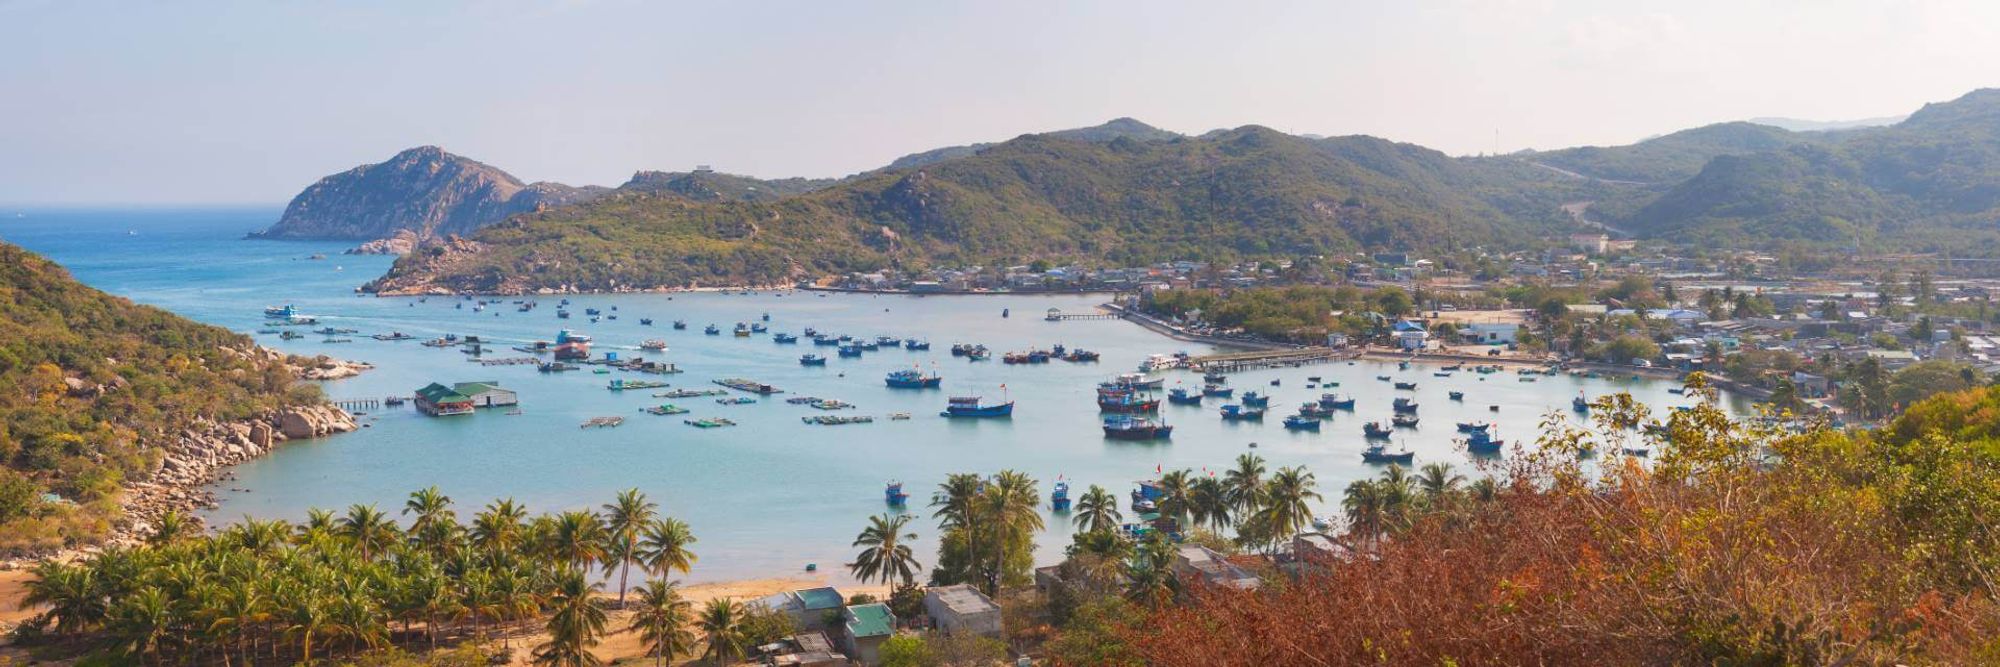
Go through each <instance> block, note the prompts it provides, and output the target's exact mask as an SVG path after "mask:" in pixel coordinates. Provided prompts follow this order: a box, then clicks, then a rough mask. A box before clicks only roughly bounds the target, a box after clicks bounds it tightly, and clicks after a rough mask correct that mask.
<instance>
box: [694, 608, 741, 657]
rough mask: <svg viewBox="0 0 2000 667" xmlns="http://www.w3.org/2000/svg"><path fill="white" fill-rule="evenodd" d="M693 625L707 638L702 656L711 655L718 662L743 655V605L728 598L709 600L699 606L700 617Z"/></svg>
mask: <svg viewBox="0 0 2000 667" xmlns="http://www.w3.org/2000/svg"><path fill="white" fill-rule="evenodd" d="M695 627H698V628H701V631H702V633H703V634H704V635H706V636H707V638H708V650H707V651H704V652H702V654H701V655H702V657H704V658H707V657H713V658H714V659H715V661H716V662H718V663H727V662H728V661H729V660H731V659H733V658H736V657H739V656H741V655H743V644H744V642H743V605H742V604H739V603H737V602H736V601H735V600H731V599H729V598H717V599H714V600H709V601H708V605H707V606H704V607H702V608H701V618H700V620H697V621H695Z"/></svg>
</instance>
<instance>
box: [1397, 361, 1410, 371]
mask: <svg viewBox="0 0 2000 667" xmlns="http://www.w3.org/2000/svg"><path fill="white" fill-rule="evenodd" d="M1396 369H1397V370H1404V371H1407V370H1410V362H1407V361H1398V362H1396Z"/></svg>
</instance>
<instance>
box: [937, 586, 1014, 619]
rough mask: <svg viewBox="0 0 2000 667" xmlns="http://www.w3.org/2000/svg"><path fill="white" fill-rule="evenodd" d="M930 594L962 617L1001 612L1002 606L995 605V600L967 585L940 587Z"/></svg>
mask: <svg viewBox="0 0 2000 667" xmlns="http://www.w3.org/2000/svg"><path fill="white" fill-rule="evenodd" d="M930 594H931V595H935V596H937V599H938V601H939V602H943V603H944V606H945V608H946V609H950V610H951V611H952V613H955V614H959V615H961V616H963V615H967V614H977V613H981V612H987V611H1000V605H997V604H994V603H993V600H992V599H991V598H988V597H986V594H985V593H981V592H979V589H976V588H973V587H971V586H968V585H966V584H957V585H953V586H939V587H936V588H932V589H930Z"/></svg>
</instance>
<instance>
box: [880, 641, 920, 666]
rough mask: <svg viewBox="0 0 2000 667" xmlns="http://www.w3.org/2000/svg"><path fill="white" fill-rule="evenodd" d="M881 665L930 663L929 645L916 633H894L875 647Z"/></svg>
mask: <svg viewBox="0 0 2000 667" xmlns="http://www.w3.org/2000/svg"><path fill="white" fill-rule="evenodd" d="M876 655H877V656H878V657H880V658H881V665H882V667H926V666H927V665H930V664H931V660H932V656H931V651H930V647H929V646H928V645H925V644H924V638H923V637H921V636H918V635H896V636H894V637H890V638H888V639H885V640H883V641H882V646H881V647H879V648H877V649H876Z"/></svg>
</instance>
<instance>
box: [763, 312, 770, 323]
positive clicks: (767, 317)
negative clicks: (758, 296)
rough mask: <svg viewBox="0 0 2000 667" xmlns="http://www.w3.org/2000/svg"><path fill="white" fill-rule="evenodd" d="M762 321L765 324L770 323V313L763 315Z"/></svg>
mask: <svg viewBox="0 0 2000 667" xmlns="http://www.w3.org/2000/svg"><path fill="white" fill-rule="evenodd" d="M763 320H764V321H766V322H769V321H771V314H770V313H764V315H763Z"/></svg>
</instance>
